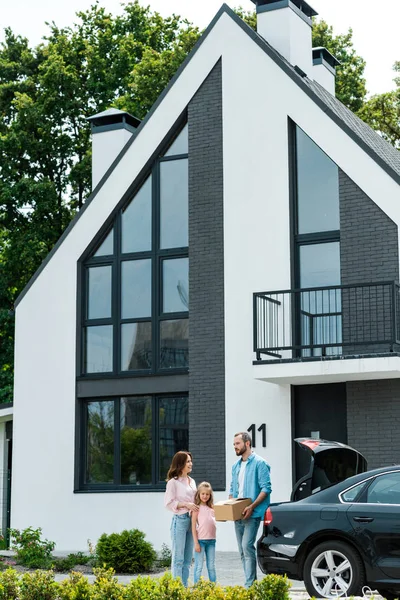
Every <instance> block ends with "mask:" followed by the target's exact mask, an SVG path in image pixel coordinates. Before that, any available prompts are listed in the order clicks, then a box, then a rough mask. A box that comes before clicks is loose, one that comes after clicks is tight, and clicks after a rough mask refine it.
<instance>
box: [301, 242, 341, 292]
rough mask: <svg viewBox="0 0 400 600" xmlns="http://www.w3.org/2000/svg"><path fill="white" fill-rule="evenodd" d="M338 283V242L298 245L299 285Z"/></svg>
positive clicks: (312, 285)
mask: <svg viewBox="0 0 400 600" xmlns="http://www.w3.org/2000/svg"><path fill="white" fill-rule="evenodd" d="M326 285H340V244H339V242H329V243H327V244H310V245H308V246H300V286H301V287H302V288H308V287H323V286H326Z"/></svg>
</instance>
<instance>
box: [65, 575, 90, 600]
mask: <svg viewBox="0 0 400 600" xmlns="http://www.w3.org/2000/svg"><path fill="white" fill-rule="evenodd" d="M92 590H93V586H92V585H91V584H90V583H89V581H88V579H87V577H84V576H83V575H82V573H70V575H69V577H68V579H64V581H62V582H61V583H60V586H59V592H58V593H59V598H60V600H91V598H92Z"/></svg>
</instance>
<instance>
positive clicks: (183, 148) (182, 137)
mask: <svg viewBox="0 0 400 600" xmlns="http://www.w3.org/2000/svg"><path fill="white" fill-rule="evenodd" d="M188 152H189V139H188V126H187V125H185V127H184V128H183V129H182V131H181V132H180V134H179V135H178V137H177V138H176V139H175V141H174V142H172V144H171V146H170V147H169V149H168V150H167V152H166V153H165V156H174V155H178V154H187V153H188Z"/></svg>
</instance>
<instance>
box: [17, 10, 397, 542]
mask: <svg viewBox="0 0 400 600" xmlns="http://www.w3.org/2000/svg"><path fill="white" fill-rule="evenodd" d="M221 55H222V79H223V126H224V213H225V215H224V216H225V224H224V236H225V240H224V243H225V249H224V252H225V323H226V331H225V364H226V432H227V433H226V435H227V438H226V447H227V464H226V469H227V479H228V480H229V473H230V468H231V465H232V463H233V461H234V460H235V456H234V453H233V451H232V436H233V434H234V433H235V432H236V431H238V430H242V429H247V428H248V427H249V426H250V425H252V424H255V425H256V426H257V427H258V426H260V425H262V424H264V423H265V424H266V429H267V447H266V448H265V449H264V448H260V444H258V445H257V448H256V450H257V452H259V453H260V454H261V455H264V456H265V457H266V458H267V460H268V462H269V463H270V464H271V467H272V484H273V500H274V501H278V500H283V499H287V498H288V497H289V494H290V490H291V448H292V446H291V412H290V387H289V386H278V385H275V384H270V383H265V382H262V381H257V380H254V377H253V366H252V360H253V359H254V356H253V353H252V331H253V321H252V318H253V316H252V294H253V292H255V291H264V290H273V289H286V288H289V287H290V238H289V184H288V172H289V168H288V148H287V140H288V130H287V128H288V115H289V116H290V117H291V118H292V119H293V120H294V121H295V122H296V123H297V124H298V125H299V126H300V127H302V128H303V129H304V131H305V132H306V133H307V134H308V135H309V136H310V137H311V138H312V139H314V141H315V142H316V143H317V144H318V145H319V146H320V147H321V148H322V149H323V150H324V151H325V152H326V153H327V154H328V155H329V156H330V157H331V158H332V159H333V160H334V161H335V162H336V163H337V164H338V165H339V167H340V168H341V169H343V170H344V171H345V172H346V173H347V174H348V175H349V177H351V179H353V181H354V182H355V183H356V184H357V185H358V186H359V187H360V188H361V189H363V191H365V193H366V194H368V196H369V197H370V198H371V199H372V200H374V201H375V202H376V203H377V204H378V206H380V207H381V208H382V210H384V211H385V212H386V213H387V214H388V215H389V216H390V217H391V218H392V219H393V220H394V221H395V222H396V223H399V221H400V203H399V198H398V186H397V185H396V184H395V182H394V181H393V180H391V178H390V177H389V176H388V175H387V174H386V173H385V172H384V171H383V170H382V169H381V168H380V167H379V166H378V165H376V164H375V163H374V161H373V160H372V159H371V158H370V157H369V156H367V155H366V154H365V153H364V152H363V151H362V150H361V149H360V148H359V147H358V146H357V144H355V143H354V142H353V141H352V140H350V139H349V138H348V137H347V136H346V134H345V133H344V132H342V131H341V130H340V129H339V128H338V127H337V126H336V125H335V124H334V123H333V122H332V121H331V120H330V119H329V117H328V116H327V115H326V114H325V113H323V112H322V110H320V109H319V108H318V107H317V106H316V105H315V104H314V103H313V102H312V100H311V99H310V98H309V97H307V96H306V95H305V94H304V93H303V92H302V91H301V89H300V88H299V87H298V86H297V85H296V84H295V83H294V82H293V81H292V80H291V79H290V78H289V77H288V76H287V75H286V74H285V73H284V72H283V71H282V70H281V69H280V68H279V67H278V66H277V65H276V64H275V63H274V62H273V61H272V60H271V59H270V58H269V57H268V56H267V55H266V54H265V53H264V52H263V51H262V50H261V49H260V48H259V47H258V46H257V45H256V44H255V43H254V42H253V41H252V40H251V39H250V37H249V36H247V35H246V34H245V33H244V32H243V31H242V30H241V29H240V28H239V27H238V26H237V25H236V24H235V23H234V21H233V20H232V19H231V18H230V17H229V16H228V15H227V14H223V15H222V17H221V18H220V20H219V21H218V23H217V24H216V26H215V27H214V29H213V30H212V31H211V33H210V34H209V36H208V37H207V38H206V39H205V41H204V43H203V44H202V46H201V47H200V49H199V50H198V51H197V53H196V54H195V55H194V56H193V58H192V60H191V61H190V63H189V65H188V66H187V68H186V69H185V70H184V71H183V72H182V74H181V76H180V77H179V78H178V80H177V81H176V82H175V84H174V86H173V88H172V89H171V90H170V91H169V93H168V94H167V96H166V97H165V98H164V99H163V101H162V103H161V104H160V106H159V107H158V108H157V110H156V111H155V112H154V114H153V115H152V117H151V119H150V120H149V121H148V122H147V124H146V125H145V127H144V128H143V129H142V131H141V132H140V133H139V134H138V136H137V138H136V140H135V142H134V144H133V145H132V146H131V147H130V149H129V150H128V152H127V153H126V154H125V155H124V156H123V158H122V160H121V161H120V163H119V165H118V167H117V169H116V170H115V172H114V173H113V174H111V175H110V177H109V178H108V180H107V181H106V182H105V183H104V185H103V187H102V188H101V189H100V190H99V192H98V193H97V196H96V197H95V199H94V200H93V201H92V203H91V204H90V205H89V206H88V207H87V209H86V211H85V213H84V214H83V215H82V217H81V218H80V219H79V220H78V221H77V223H76V224H75V226H74V227H73V228H72V230H71V232H70V233H69V235H68V236H67V237H66V239H65V240H64V242H63V243H62V244H61V246H60V247H59V248H58V250H57V252H56V253H55V254H54V256H53V257H52V259H51V260H50V261H49V262H48V264H47V265H46V267H45V269H44V270H43V271H42V273H41V274H40V276H39V277H38V278H37V279H36V281H35V282H34V283H33V285H32V287H31V288H30V290H29V291H28V293H27V294H26V296H25V297H24V298H23V300H22V301H21V303H20V304H19V306H18V308H17V331H16V375H15V404H14V407H15V408H14V434H13V435H14V457H13V459H14V463H13V489H12V527H18V528H22V527H27V526H29V525H32V526H35V527H39V526H40V527H42V528H43V531H44V535H46V536H47V537H49V538H50V539H53V540H54V541H56V543H57V549H58V550H68V549H75V550H76V549H86V547H87V540H88V539H91V540H93V541H95V540H96V539H97V538H98V536H99V535H100V534H101V533H102V532H104V531H105V532H112V531H119V530H121V529H123V528H130V527H139V528H141V529H143V530H144V531H145V532H146V534H147V536H148V538H149V539H150V541H152V542H153V543H154V544H155V546H156V547H157V548H160V547H161V543H162V542H167V543H168V541H169V523H170V516H169V515H168V513H167V512H166V511H165V510H164V509H163V504H162V500H163V498H162V494H160V493H111V494H108V493H98V494H96V493H78V494H74V493H73V487H74V452H75V448H74V429H75V377H76V371H75V352H76V292H77V287H76V285H77V268H76V263H77V261H78V259H79V257H80V256H81V255H82V253H83V252H84V250H85V248H86V247H87V245H88V244H89V242H90V241H91V240H92V239H93V238H94V237H95V235H96V234H97V232H98V231H99V229H100V228H101V226H102V225H103V223H104V222H105V221H106V219H107V217H108V216H109V214H110V212H111V211H112V209H113V208H114V206H115V205H116V204H117V202H118V201H119V200H120V198H121V197H122V196H123V194H124V193H125V192H126V190H127V189H128V188H129V186H130V185H131V183H132V181H133V179H134V178H135V177H136V176H137V175H138V173H139V172H140V170H141V169H142V167H143V165H144V164H145V163H146V161H147V160H148V159H149V157H150V156H151V155H152V153H153V151H154V149H155V148H156V147H157V146H158V145H159V143H160V142H161V141H162V139H163V138H164V137H165V135H166V134H167V132H168V131H169V129H170V128H171V126H172V125H173V124H174V122H175V121H176V120H177V118H178V117H179V115H180V114H181V113H182V111H183V110H184V108H185V106H186V105H187V104H188V102H189V100H190V99H191V97H192V96H193V95H194V93H195V92H196V90H197V88H198V87H199V86H200V84H201V82H202V81H203V80H204V79H205V78H206V76H207V75H208V73H209V72H210V71H211V69H212V68H213V66H214V65H215V63H216V62H217V60H218V59H219V58H220V56H221ZM366 174H368V177H367V178H366V177H365V175H366ZM257 440H258V441H261V437H260V438H257ZM210 451H212V444H211V445H210ZM194 475H195V473H194ZM227 485H228V481H227ZM225 495H226V494H224V493H220V494H218V497H219V498H220V497H224V496H225ZM234 543H235V542H234V535H233V527H232V526H231V525H230V524H222V525H221V526H220V534H219V539H218V548H219V549H220V550H232V547H234V546H233V544H234Z"/></svg>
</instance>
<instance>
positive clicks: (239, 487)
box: [229, 431, 271, 588]
mask: <svg viewBox="0 0 400 600" xmlns="http://www.w3.org/2000/svg"><path fill="white" fill-rule="evenodd" d="M233 447H234V450H235V452H236V456H239V457H240V458H239V460H238V461H237V462H236V463H235V464H234V465H233V467H232V481H231V487H230V492H229V498H250V500H251V503H250V504H248V506H245V508H244V509H243V512H242V515H241V518H240V519H239V520H235V531H236V538H237V542H238V547H239V553H240V558H241V559H242V564H243V569H244V575H245V587H246V588H249V587H250V586H251V585H252V583H253V582H254V581H255V579H257V559H256V548H255V541H256V537H257V531H258V528H259V526H260V521H261V518H262V517H263V516H264V513H265V511H266V509H267V508H268V506H269V499H270V494H271V478H270V467H269V465H268V463H267V462H266V461H265V460H264V459H263V458H262V457H261V456H258V455H257V454H256V453H255V452H253V451H252V448H251V437H250V435H249V434H248V433H247V431H243V432H240V433H236V434H235V436H234V439H233Z"/></svg>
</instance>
